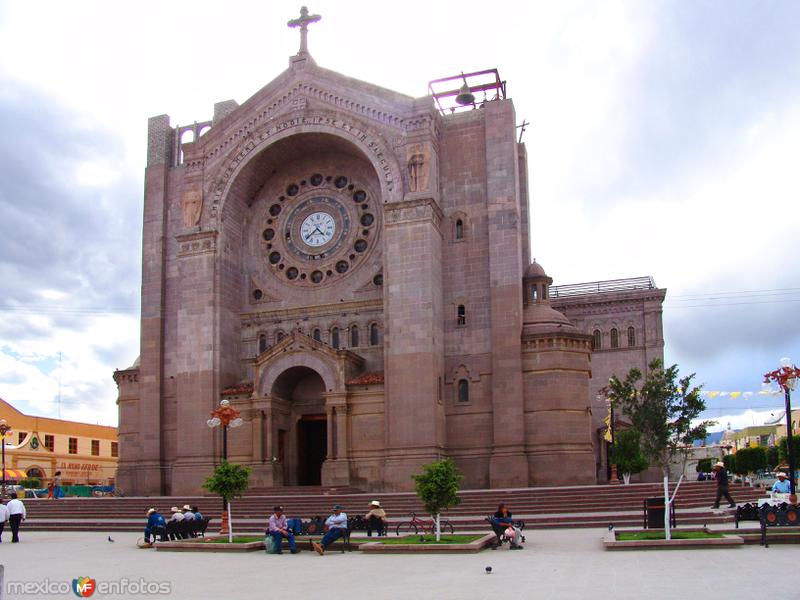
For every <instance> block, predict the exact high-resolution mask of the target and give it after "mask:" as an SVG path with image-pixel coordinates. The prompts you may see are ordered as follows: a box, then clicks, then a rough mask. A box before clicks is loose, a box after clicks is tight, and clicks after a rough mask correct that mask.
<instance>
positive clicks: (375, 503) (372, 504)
mask: <svg viewBox="0 0 800 600" xmlns="http://www.w3.org/2000/svg"><path fill="white" fill-rule="evenodd" d="M369 505H370V506H377V507H378V508H380V507H381V503H380V502H378V501H377V500H373V501H372V502H370V503H369Z"/></svg>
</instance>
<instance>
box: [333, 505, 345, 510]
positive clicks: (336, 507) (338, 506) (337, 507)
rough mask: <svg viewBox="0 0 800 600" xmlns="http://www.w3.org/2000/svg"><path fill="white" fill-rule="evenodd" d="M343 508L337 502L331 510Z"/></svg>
mask: <svg viewBox="0 0 800 600" xmlns="http://www.w3.org/2000/svg"><path fill="white" fill-rule="evenodd" d="M343 508H344V506H342V505H341V504H337V505H336V506H334V507H333V510H342V509H343Z"/></svg>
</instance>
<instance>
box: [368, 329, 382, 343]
mask: <svg viewBox="0 0 800 600" xmlns="http://www.w3.org/2000/svg"><path fill="white" fill-rule="evenodd" d="M380 343H381V332H380V331H379V330H378V324H377V323H373V324H372V325H370V326H369V345H370V346H380Z"/></svg>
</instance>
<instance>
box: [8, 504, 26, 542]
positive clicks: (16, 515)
mask: <svg viewBox="0 0 800 600" xmlns="http://www.w3.org/2000/svg"><path fill="white" fill-rule="evenodd" d="M6 509H8V523H9V525H11V543H12V544H16V543H18V542H19V525H20V523H22V521H24V520H25V515H26V512H25V505H24V504H23V503H22V500H20V499H18V498H14V499H13V500H9V501H8V504H6Z"/></svg>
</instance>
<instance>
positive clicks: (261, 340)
mask: <svg viewBox="0 0 800 600" xmlns="http://www.w3.org/2000/svg"><path fill="white" fill-rule="evenodd" d="M266 349H267V336H266V335H265V334H263V333H262V334H261V335H260V336H258V353H259V354H261V353H262V352H264V350H266Z"/></svg>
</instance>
